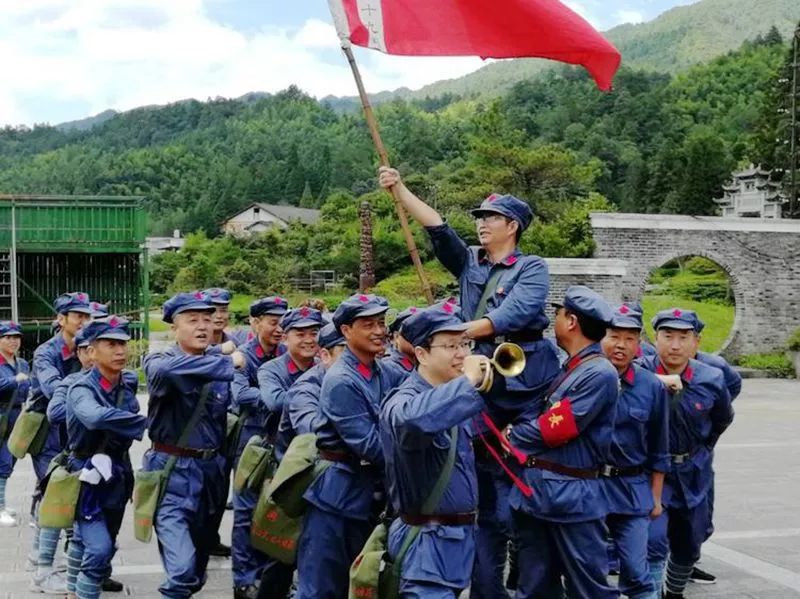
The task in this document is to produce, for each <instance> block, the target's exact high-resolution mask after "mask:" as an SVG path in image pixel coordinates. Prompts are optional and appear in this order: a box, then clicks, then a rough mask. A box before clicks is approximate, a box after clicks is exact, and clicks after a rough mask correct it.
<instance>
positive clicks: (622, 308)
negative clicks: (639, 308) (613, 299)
mask: <svg viewBox="0 0 800 599" xmlns="http://www.w3.org/2000/svg"><path fill="white" fill-rule="evenodd" d="M630 311H631V310H630V308H628V306H626V305H625V304H622V305H621V306H620V307H619V313H620V314H627V313H628V312H630Z"/></svg>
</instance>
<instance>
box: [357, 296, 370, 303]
mask: <svg viewBox="0 0 800 599" xmlns="http://www.w3.org/2000/svg"><path fill="white" fill-rule="evenodd" d="M358 301H360V302H362V303H364V304H366V303H367V302H369V298H368V297H367V296H366V295H359V296H358Z"/></svg>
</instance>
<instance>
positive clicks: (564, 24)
mask: <svg viewBox="0 0 800 599" xmlns="http://www.w3.org/2000/svg"><path fill="white" fill-rule="evenodd" d="M328 3H329V4H330V7H331V12H332V13H333V18H334V23H335V24H336V29H337V31H338V32H339V36H340V37H341V38H342V39H343V40H344V39H347V40H349V41H350V42H352V43H353V44H356V45H357V46H364V47H367V48H373V49H375V50H380V51H381V52H385V53H387V54H402V55H407V56H480V57H482V58H520V57H536V58H548V59H550V60H557V61H560V62H566V63H570V64H579V65H583V66H584V67H585V68H586V70H588V71H589V73H591V75H592V77H594V80H595V81H596V82H597V86H598V87H599V88H600V89H603V90H609V89H611V81H612V79H613V78H614V73H616V71H617V69H618V68H619V64H620V61H621V56H620V53H619V51H618V50H617V49H616V48H615V47H614V46H613V45H612V44H611V42H609V41H608V40H607V39H606V38H604V37H603V36H602V35H601V34H600V33H598V32H597V31H596V30H595V29H594V28H593V27H592V26H591V25H589V23H587V22H586V21H585V20H584V19H583V18H582V17H580V16H579V15H577V14H576V13H575V12H573V11H572V10H570V9H569V8H567V7H566V6H564V5H563V4H561V2H559V1H558V0H501V1H494V2H492V1H490V0H328Z"/></svg>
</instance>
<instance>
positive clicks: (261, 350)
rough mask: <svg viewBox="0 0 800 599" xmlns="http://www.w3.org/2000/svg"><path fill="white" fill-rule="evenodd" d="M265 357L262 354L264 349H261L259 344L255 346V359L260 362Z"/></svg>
mask: <svg viewBox="0 0 800 599" xmlns="http://www.w3.org/2000/svg"><path fill="white" fill-rule="evenodd" d="M265 355H266V354H265V353H264V348H263V347H261V344H260V343H259V344H258V345H256V358H258V359H259V360H260V359H261V358H263V357H264V356H265Z"/></svg>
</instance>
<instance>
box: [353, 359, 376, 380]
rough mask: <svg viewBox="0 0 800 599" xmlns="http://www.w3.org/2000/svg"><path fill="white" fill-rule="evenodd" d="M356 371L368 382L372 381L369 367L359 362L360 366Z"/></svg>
mask: <svg viewBox="0 0 800 599" xmlns="http://www.w3.org/2000/svg"><path fill="white" fill-rule="evenodd" d="M356 370H358V374H360V375H361V376H363V377H364V378H365V379H367V380H368V381H371V380H372V370H370V368H369V366H367V365H366V364H364V363H362V362H359V363H358V366H356Z"/></svg>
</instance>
